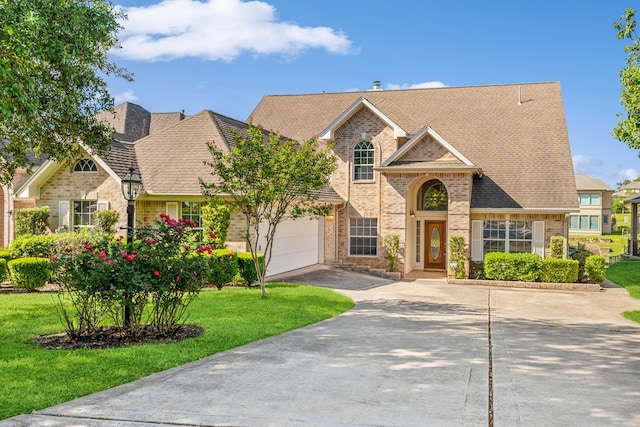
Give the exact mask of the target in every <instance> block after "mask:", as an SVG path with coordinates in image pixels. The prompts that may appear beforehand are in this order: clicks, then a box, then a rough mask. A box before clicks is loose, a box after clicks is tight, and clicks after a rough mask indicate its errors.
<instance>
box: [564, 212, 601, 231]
mask: <svg viewBox="0 0 640 427" xmlns="http://www.w3.org/2000/svg"><path fill="white" fill-rule="evenodd" d="M569 228H570V229H571V230H585V231H589V230H591V231H593V230H600V216H599V215H569Z"/></svg>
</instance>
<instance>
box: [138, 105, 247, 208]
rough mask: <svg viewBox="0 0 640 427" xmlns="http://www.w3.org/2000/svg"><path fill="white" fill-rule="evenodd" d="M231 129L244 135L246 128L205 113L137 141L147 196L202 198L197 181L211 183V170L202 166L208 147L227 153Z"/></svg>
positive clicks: (207, 156)
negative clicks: (165, 195)
mask: <svg viewBox="0 0 640 427" xmlns="http://www.w3.org/2000/svg"><path fill="white" fill-rule="evenodd" d="M220 123H222V125H220ZM221 126H222V127H223V128H224V131H222V130H221ZM230 127H231V128H234V129H236V130H238V131H244V130H245V129H246V128H247V125H246V124H245V123H243V122H240V121H238V120H234V119H231V118H228V117H224V116H221V115H219V114H217V113H214V112H212V111H208V110H204V111H202V112H200V113H198V114H195V115H193V116H190V117H187V118H186V119H184V120H182V121H181V122H179V123H177V124H175V125H173V126H170V127H168V128H166V129H164V130H162V131H160V132H158V133H155V134H153V135H149V136H148V137H146V138H144V139H141V140H140V141H137V142H136V144H135V152H136V157H137V159H138V165H139V167H140V176H141V177H142V183H143V186H144V189H145V191H147V192H148V193H150V194H175V195H200V194H202V191H201V188H200V182H199V178H202V179H204V180H205V181H210V180H211V167H210V166H207V165H206V164H205V162H208V161H210V160H211V153H210V152H209V149H208V148H207V143H208V142H213V143H215V144H216V146H217V147H219V148H221V149H223V150H224V149H225V147H226V149H228V147H229V144H230V141H229V140H228V139H227V138H228V136H229V135H230V132H229V130H228V128H230Z"/></svg>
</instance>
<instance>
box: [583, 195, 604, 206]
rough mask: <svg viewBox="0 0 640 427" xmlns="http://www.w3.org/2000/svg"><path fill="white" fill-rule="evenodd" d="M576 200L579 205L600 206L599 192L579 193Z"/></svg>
mask: <svg viewBox="0 0 640 427" xmlns="http://www.w3.org/2000/svg"><path fill="white" fill-rule="evenodd" d="M578 202H579V203H580V206H600V193H580V194H578Z"/></svg>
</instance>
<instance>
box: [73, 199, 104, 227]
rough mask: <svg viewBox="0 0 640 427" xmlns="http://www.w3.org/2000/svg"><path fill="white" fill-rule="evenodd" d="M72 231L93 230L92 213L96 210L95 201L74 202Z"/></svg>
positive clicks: (96, 202)
mask: <svg viewBox="0 0 640 427" xmlns="http://www.w3.org/2000/svg"><path fill="white" fill-rule="evenodd" d="M72 203H73V230H74V231H75V230H79V229H82V228H93V213H94V212H95V211H96V209H97V208H98V201H97V200H74V201H72Z"/></svg>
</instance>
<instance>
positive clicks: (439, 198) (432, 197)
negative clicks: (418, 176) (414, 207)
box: [418, 180, 449, 211]
mask: <svg viewBox="0 0 640 427" xmlns="http://www.w3.org/2000/svg"><path fill="white" fill-rule="evenodd" d="M448 207H449V195H448V194H447V189H446V188H445V186H444V184H442V183H441V182H440V181H438V180H431V181H427V182H425V183H424V184H422V187H420V191H418V210H420V211H446V210H447V209H448Z"/></svg>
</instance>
